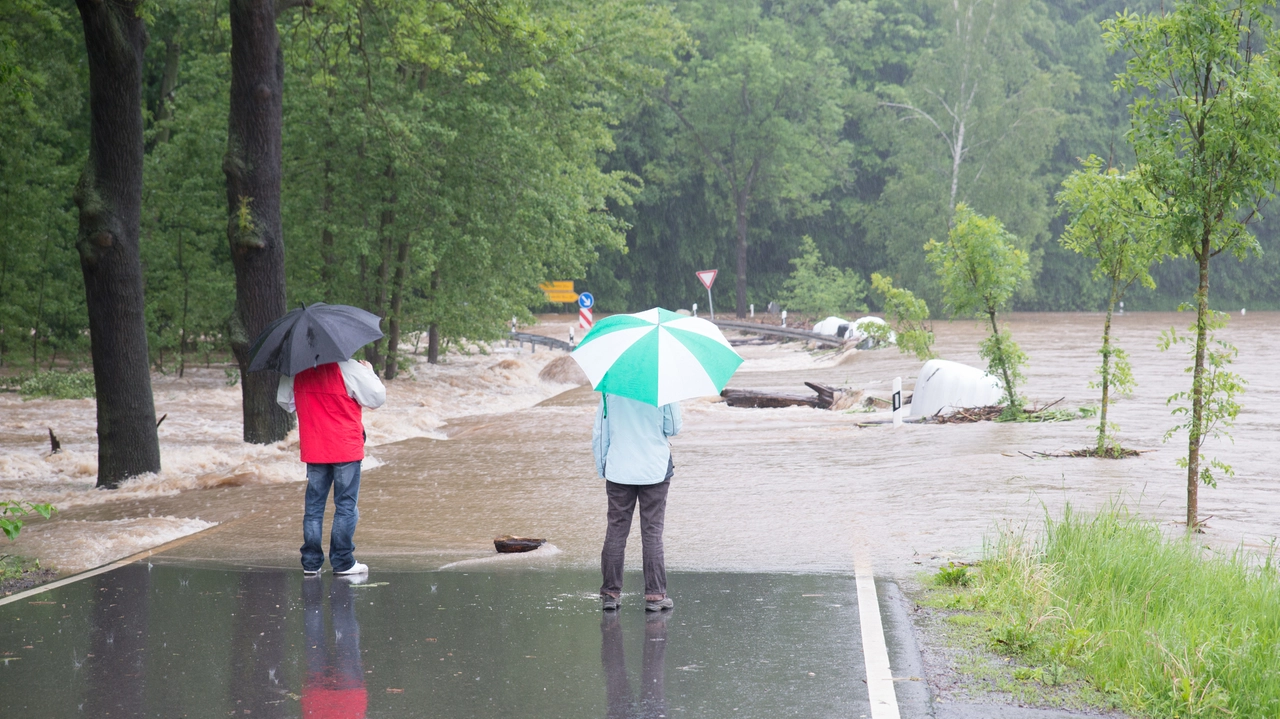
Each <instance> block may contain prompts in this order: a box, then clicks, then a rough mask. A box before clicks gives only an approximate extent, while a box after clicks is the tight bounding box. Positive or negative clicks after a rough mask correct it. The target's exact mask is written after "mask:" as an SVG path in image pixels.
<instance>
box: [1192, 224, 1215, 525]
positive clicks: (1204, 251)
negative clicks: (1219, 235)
mask: <svg viewBox="0 0 1280 719" xmlns="http://www.w3.org/2000/svg"><path fill="white" fill-rule="evenodd" d="M1212 251H1213V236H1212V234H1210V229H1209V226H1208V225H1206V229H1205V231H1204V236H1203V238H1202V239H1201V240H1200V252H1199V255H1198V256H1197V257H1196V259H1197V260H1199V262H1200V284H1199V286H1198V287H1197V288H1196V364H1195V369H1194V370H1193V372H1192V375H1191V429H1190V430H1189V431H1188V432H1187V531H1188V532H1191V531H1195V528H1196V527H1197V526H1198V525H1199V524H1200V519H1199V514H1200V445H1202V444H1203V443H1204V435H1203V431H1204V381H1205V378H1204V374H1205V373H1204V355H1205V350H1206V347H1205V345H1206V344H1207V341H1208V335H1209V257H1210V255H1211V254H1212Z"/></svg>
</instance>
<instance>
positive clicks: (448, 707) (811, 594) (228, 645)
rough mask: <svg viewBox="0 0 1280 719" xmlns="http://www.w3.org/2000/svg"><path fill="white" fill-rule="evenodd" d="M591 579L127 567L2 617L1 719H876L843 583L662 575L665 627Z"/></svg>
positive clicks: (548, 573)
mask: <svg viewBox="0 0 1280 719" xmlns="http://www.w3.org/2000/svg"><path fill="white" fill-rule="evenodd" d="M628 582H630V583H631V584H632V586H635V585H636V584H638V582H639V577H638V576H634V577H633V576H628ZM597 583H598V577H597V576H596V575H595V574H593V573H589V572H581V571H574V570H565V569H554V570H531V569H527V568H521V569H514V570H498V571H485V572H475V571H468V572H462V571H438V572H378V571H375V572H374V573H373V574H372V575H371V576H370V577H369V580H368V582H367V583H366V584H364V585H352V584H350V583H348V582H347V581H346V580H343V579H338V578H334V577H332V576H331V575H325V576H323V577H321V578H319V579H306V580H304V579H303V577H302V576H301V573H300V572H298V571H296V570H294V571H285V570H248V571H245V570H233V569H210V568H192V567H189V566H181V565H176V566H175V565H164V564H159V565H155V566H148V565H147V564H145V563H144V564H134V565H130V566H127V567H124V568H122V569H119V570H116V571H113V572H109V573H106V574H102V575H99V576H97V577H93V578H90V579H86V580H84V581H80V582H76V583H73V584H70V585H67V586H64V587H59V588H57V589H54V590H51V591H48V592H45V593H42V594H39V595H35V596H32V597H28V598H26V599H23V600H21V601H19V602H15V603H11V604H8V605H5V606H3V607H0V687H2V688H3V691H0V716H4V717H19V716H20V717H24V718H29V719H40V718H43V717H113V718H114V717H228V716H241V717H252V718H253V719H257V718H258V717H315V718H317V719H318V718H320V717H334V718H336V717H344V718H350V719H355V718H357V717H363V716H369V717H530V718H541V717H601V716H603V717H610V718H613V717H619V718H621V717H654V718H664V717H681V716H684V717H734V718H735V719H736V718H743V717H762V718H764V717H770V718H772V717H806V718H815V719H822V718H825V717H831V718H835V717H853V718H857V717H864V716H865V717H869V716H870V710H869V705H868V700H867V693H866V685H865V681H864V680H865V678H866V674H865V668H864V666H863V663H862V657H861V653H860V647H859V639H858V638H859V626H858V609H857V600H856V596H855V589H854V580H853V578H852V577H850V576H838V575H787V574H735V573H681V574H673V575H672V579H671V584H672V596H673V597H674V598H675V599H676V602H677V603H676V607H675V609H674V610H673V611H671V612H663V613H659V614H651V613H646V612H645V611H643V606H642V603H641V597H640V595H638V594H624V597H623V606H622V609H621V611H619V612H617V613H611V614H608V615H606V614H603V613H602V612H601V611H600V609H599V605H598V599H597V598H596V596H595V593H594V589H595V585H596V584H597ZM891 641H892V639H891Z"/></svg>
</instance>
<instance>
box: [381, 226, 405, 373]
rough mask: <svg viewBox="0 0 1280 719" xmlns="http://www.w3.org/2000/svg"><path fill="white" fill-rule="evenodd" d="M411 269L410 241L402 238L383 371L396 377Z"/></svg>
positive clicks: (389, 314) (398, 253)
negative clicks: (405, 280) (406, 285)
mask: <svg viewBox="0 0 1280 719" xmlns="http://www.w3.org/2000/svg"><path fill="white" fill-rule="evenodd" d="M408 269H409V241H408V240H401V241H400V244H399V246H398V247H397V248H396V274H395V277H394V278H392V280H391V311H390V312H389V313H387V367H386V370H385V371H384V372H383V373H382V374H383V376H384V377H386V378H387V379H395V378H396V373H397V372H398V371H399V368H398V367H397V366H396V362H397V358H398V357H399V354H400V308H401V307H402V306H403V304H404V278H405V274H406V273H407V272H408Z"/></svg>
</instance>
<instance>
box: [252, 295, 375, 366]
mask: <svg viewBox="0 0 1280 719" xmlns="http://www.w3.org/2000/svg"><path fill="white" fill-rule="evenodd" d="M379 322H381V320H380V319H378V316H377V315H375V314H373V313H372V312H365V311H364V310H362V309H360V308H359V307H351V306H349V305H326V304H325V303H323V302H317V303H315V304H314V305H311V306H310V307H299V308H298V309H296V310H293V311H291V312H289V313H288V314H286V315H285V316H284V317H281V318H280V319H278V320H276V321H275V322H272V323H271V324H269V325H267V328H266V329H265V330H263V331H262V334H260V335H258V339H257V340H255V341H254V343H253V347H252V348H251V349H250V350H249V356H250V357H252V358H253V359H252V360H250V362H249V371H250V372H260V371H262V370H275V371H276V372H279V373H280V374H283V375H288V376H290V377H292V376H294V375H295V374H297V373H299V372H301V371H303V370H308V369H311V368H312V367H315V366H316V365H322V364H328V363H329V362H341V361H343V360H348V359H351V355H352V354H354V353H355V351H356V350H358V349H360V348H361V347H363V346H365V345H367V344H369V343H370V342H372V341H374V340H376V339H381V338H382V330H380V329H378V323H379Z"/></svg>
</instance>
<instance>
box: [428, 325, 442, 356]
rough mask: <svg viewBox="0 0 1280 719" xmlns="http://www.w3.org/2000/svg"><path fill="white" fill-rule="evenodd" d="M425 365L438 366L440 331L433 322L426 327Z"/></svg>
mask: <svg viewBox="0 0 1280 719" xmlns="http://www.w3.org/2000/svg"><path fill="white" fill-rule="evenodd" d="M427 363H428V364H440V330H439V329H437V328H436V323H435V322H432V323H431V324H430V325H429V326H428V327H427Z"/></svg>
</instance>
